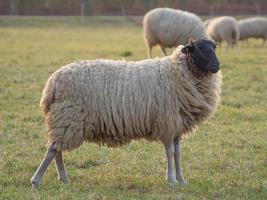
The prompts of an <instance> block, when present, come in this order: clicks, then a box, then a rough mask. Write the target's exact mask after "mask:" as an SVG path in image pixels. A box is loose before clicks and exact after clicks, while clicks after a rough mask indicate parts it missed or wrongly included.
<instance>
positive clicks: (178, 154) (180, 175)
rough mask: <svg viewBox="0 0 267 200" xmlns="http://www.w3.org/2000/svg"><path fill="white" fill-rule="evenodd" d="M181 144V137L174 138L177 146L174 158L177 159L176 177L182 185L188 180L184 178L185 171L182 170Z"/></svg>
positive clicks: (175, 146)
mask: <svg viewBox="0 0 267 200" xmlns="http://www.w3.org/2000/svg"><path fill="white" fill-rule="evenodd" d="M181 145H182V144H181V143H180V139H179V138H176V139H175V140H174V148H175V153H174V160H175V168H176V178H177V180H178V181H179V183H180V184H181V185H186V180H185V179H184V176H183V171H182V162H181V155H182V152H181Z"/></svg>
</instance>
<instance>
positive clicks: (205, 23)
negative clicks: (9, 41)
mask: <svg viewBox="0 0 267 200" xmlns="http://www.w3.org/2000/svg"><path fill="white" fill-rule="evenodd" d="M211 21H212V18H211V19H207V20H205V21H204V22H203V24H204V26H205V28H206V29H207V28H208V26H209V24H210V22H211Z"/></svg>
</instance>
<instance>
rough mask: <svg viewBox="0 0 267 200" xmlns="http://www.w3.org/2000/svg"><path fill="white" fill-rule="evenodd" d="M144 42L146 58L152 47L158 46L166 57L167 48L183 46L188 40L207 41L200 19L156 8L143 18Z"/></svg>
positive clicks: (183, 13)
mask: <svg viewBox="0 0 267 200" xmlns="http://www.w3.org/2000/svg"><path fill="white" fill-rule="evenodd" d="M143 32H144V40H145V44H146V46H147V54H148V58H151V51H152V47H153V46H155V45H157V44H159V45H160V47H161V50H162V51H163V53H164V55H165V56H166V55H167V53H166V50H165V47H167V48H172V47H177V46H178V45H185V44H186V43H187V42H188V41H189V39H190V38H192V39H208V36H207V34H206V32H205V27H204V25H203V23H202V21H201V19H200V18H199V17H198V16H196V15H195V14H193V13H190V12H186V11H182V10H176V9H171V8H156V9H152V10H150V11H149V12H147V13H146V14H145V16H144V18H143Z"/></svg>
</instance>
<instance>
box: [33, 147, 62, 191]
mask: <svg viewBox="0 0 267 200" xmlns="http://www.w3.org/2000/svg"><path fill="white" fill-rule="evenodd" d="M57 153H58V152H57V151H56V147H55V144H51V145H50V146H49V147H48V148H47V151H46V154H45V157H44V159H43V161H42V162H41V164H40V166H39V167H38V169H37V171H36V172H35V174H34V175H33V177H32V178H31V183H32V187H33V188H34V189H37V188H38V187H39V185H40V182H41V179H42V177H43V175H44V173H45V171H46V169H47V167H48V166H49V165H50V163H51V161H52V160H53V159H54V158H55V156H56V154H57Z"/></svg>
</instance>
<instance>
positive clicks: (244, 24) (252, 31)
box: [238, 17, 267, 45]
mask: <svg viewBox="0 0 267 200" xmlns="http://www.w3.org/2000/svg"><path fill="white" fill-rule="evenodd" d="M238 27H239V31H240V38H239V39H240V40H247V39H249V38H261V39H262V41H263V45H264V43H265V40H266V38H267V18H264V17H251V18H247V19H242V20H240V21H238Z"/></svg>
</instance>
